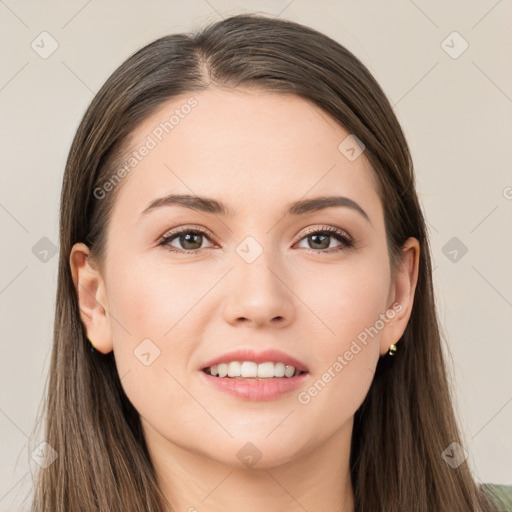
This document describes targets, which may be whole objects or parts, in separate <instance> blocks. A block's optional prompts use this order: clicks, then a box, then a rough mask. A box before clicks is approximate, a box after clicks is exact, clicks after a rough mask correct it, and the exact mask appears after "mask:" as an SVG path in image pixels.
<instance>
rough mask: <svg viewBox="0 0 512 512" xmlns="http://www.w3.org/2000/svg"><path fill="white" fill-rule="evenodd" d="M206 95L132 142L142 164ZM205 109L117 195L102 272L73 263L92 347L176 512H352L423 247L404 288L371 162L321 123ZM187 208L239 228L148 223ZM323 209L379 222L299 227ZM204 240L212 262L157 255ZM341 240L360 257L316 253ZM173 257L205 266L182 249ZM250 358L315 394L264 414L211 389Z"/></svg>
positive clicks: (258, 99)
mask: <svg viewBox="0 0 512 512" xmlns="http://www.w3.org/2000/svg"><path fill="white" fill-rule="evenodd" d="M190 96H192V94H189V95H184V96H181V97H177V98H174V99H173V100H171V101H169V102H167V103H165V104H162V105H161V107H160V108H159V109H158V111H157V112H155V113H154V114H153V115H152V116H151V117H149V118H147V119H146V120H145V121H144V122H143V124H141V125H140V126H139V127H138V128H137V130H136V131H134V133H133V134H132V143H133V147H134V148H137V147H140V146H141V145H142V144H143V143H144V141H145V140H146V137H147V135H148V134H150V133H151V132H152V130H153V129H154V128H155V126H157V125H158V124H159V123H160V122H162V121H163V120H165V119H169V117H170V116H171V115H172V113H173V110H174V109H176V108H179V107H180V106H181V105H183V104H184V103H185V101H186V100H187V99H188V98H189V97H190ZM193 96H194V98H196V100H197V101H198V105H197V106H196V107H195V108H194V109H193V110H192V111H191V113H190V114H189V115H188V116H186V117H185V118H184V119H181V120H180V123H179V125H177V126H176V127H175V128H174V129H173V131H172V132H170V133H169V134H167V135H166V136H165V137H164V138H163V140H162V141H161V142H160V143H159V144H158V146H157V147H156V148H154V149H153V150H151V152H150V154H149V155H148V156H147V157H145V158H144V159H143V160H142V161H141V162H140V163H139V164H138V165H137V167H136V170H134V171H132V172H131V173H130V174H129V175H127V176H126V177H125V178H123V181H122V182H121V184H120V185H118V186H119V187H120V189H119V190H117V191H116V192H117V194H118V195H117V197H116V201H115V205H114V209H113V214H112V217H111V220H110V223H109V225H108V228H107V229H108V245H107V251H106V256H105V259H104V261H102V262H101V266H99V265H97V264H95V262H94V261H93V259H92V258H91V257H88V254H89V250H88V248H87V247H86V246H85V245H84V244H76V245H75V246H74V247H73V250H72V252H71V254H70V263H71V268H72V273H73V278H74V282H75V286H76V287H77V291H78V296H79V302H80V309H81V319H82V321H83V323H84V325H85V327H86V331H87V335H88V338H89V339H90V340H91V341H92V342H93V343H94V345H95V346H96V348H97V349H98V350H99V351H101V352H103V353H108V352H110V351H112V350H113V351H114V353H115V358H116V364H117V369H118V372H119V375H120V377H121V378H122V385H123V388H124V390H125V392H126V395H127V396H128V398H129V399H130V401H131V402H132V403H133V405H134V407H135V408H136V409H137V410H138V412H139V413H140V415H141V420H142V424H143V428H144V433H145V436H146V439H147V443H148V447H149V450H150V453H151V457H152V460H153V463H154V464H155V467H156V471H157V476H158V479H159V482H160V483H161V485H162V488H163V489H164V492H165V494H166V496H167V498H168V500H169V502H170V503H171V504H172V505H173V506H174V507H176V508H175V510H183V511H185V510H189V511H190V512H192V511H193V510H197V511H219V512H220V511H228V510H239V509H240V505H241V504H243V509H244V510H246V511H248V512H251V511H261V510H268V511H282V510H290V511H295V510H297V511H299V510H300V511H303V510H304V509H306V510H308V511H310V512H313V511H320V510H322V511H323V512H326V511H327V512H329V511H335V510H336V511H337V512H339V510H343V511H346V512H349V511H353V509H354V508H353V507H354V502H353V491H352V487H351V482H350V472H349V455H350V440H351V435H352V425H353V416H354V413H355V411H356V410H357V408H358V407H359V406H360V404H361V403H362V402H363V400H364V398H365V396H366V394H367V392H368V389H369V387H370V384H371V382H372V379H373V376H374V371H375V367H376V364H377V362H378V359H379V357H380V356H383V355H385V354H386V352H387V351H388V349H389V347H390V345H391V344H393V343H395V342H396V341H397V340H398V339H399V338H400V336H401V335H402V333H403V332H404V330H405V328H406V326H407V322H408V320H409V317H410V314H411V309H412V304H413V299H414V290H415V287H416V282H417V276H418V263H419V244H418V241H417V240H416V239H415V238H410V239H409V240H407V242H406V243H405V245H404V248H403V259H402V265H401V266H400V267H399V271H398V273H397V275H396V277H395V278H394V279H393V280H392V279H391V269H390V262H389V258H388V252H387V245H386V238H385V230H384V216H383V215H384V214H383V209H382V204H381V202H380V199H379V197H378V195H377V192H376V188H375V182H374V180H373V177H372V176H373V175H372V172H373V171H372V169H371V167H370V165H369V163H368V161H367V159H366V157H365V154H364V153H363V154H362V155H361V156H360V157H359V158H357V159H355V160H354V161H350V160H349V159H347V158H346V157H345V156H344V155H343V154H342V153H341V152H340V151H339V150H338V145H339V144H340V143H341V142H342V141H343V140H344V139H345V138H346V137H347V136H348V135H349V133H348V132H347V131H346V130H345V129H344V128H342V127H341V126H340V125H339V124H337V123H336V122H335V121H334V120H333V119H331V118H330V117H329V116H328V115H327V114H326V113H325V112H323V111H322V110H320V109H319V108H317V107H316V106H314V105H312V104H310V103H309V102H307V101H305V100H304V99H301V98H299V97H296V96H294V95H284V96H283V95H277V94H269V93H267V92H263V93H262V92H261V91H255V90H242V89H237V90H230V91H227V90H219V89H215V88H209V89H208V90H207V91H204V92H200V93H194V94H193ZM171 192H172V193H183V194H197V195H199V196H208V197H212V198H215V199H217V200H219V201H222V202H223V203H225V204H226V205H227V206H228V207H230V208H232V209H234V210H236V212H237V214H236V216H234V217H226V216H222V215H220V214H219V215H214V214H211V213H204V212H199V211H195V210H191V209H187V208H185V207H181V206H164V207H161V208H156V209H154V210H152V211H151V213H149V214H145V215H141V212H142V211H143V210H144V209H145V208H146V207H147V205H148V204H149V203H150V202H151V201H153V200H154V199H156V198H159V197H162V196H164V195H166V194H169V193H171ZM323 195H343V196H346V197H349V198H351V199H352V200H354V201H356V202H357V203H358V204H359V205H360V206H361V207H362V208H363V209H364V210H365V211H366V213H367V214H368V216H369V219H370V221H371V222H368V221H367V220H365V219H364V218H363V216H362V215H360V214H359V213H358V212H357V211H355V210H353V209H351V208H347V207H335V208H329V209H325V210H321V211H318V212H314V213H308V214H306V215H303V216H291V215H287V216H284V217H283V214H282V212H283V209H284V207H285V205H286V204H288V203H289V202H291V201H296V200H299V199H303V198H312V197H317V196H323ZM190 225H192V226H191V227H192V228H197V227H203V228H205V229H206V230H207V231H209V232H210V233H211V236H210V237H208V236H205V237H202V238H201V237H199V238H198V239H195V242H196V245H194V247H202V248H201V249H200V250H199V252H197V253H195V254H190V253H189V254H186V253H185V254H179V253H173V252H170V251H169V250H167V249H166V248H165V247H163V246H159V245H158V243H159V239H160V238H161V237H162V236H163V235H165V234H166V233H167V232H169V231H170V229H172V228H176V227H180V226H187V227H189V226H190ZM326 226H332V227H337V228H340V229H342V230H344V231H346V232H347V233H348V234H349V235H350V236H351V237H352V238H353V239H355V240H357V243H356V246H355V247H352V248H350V247H348V248H343V249H342V250H341V251H339V252H330V253H328V251H333V250H334V248H336V247H337V248H339V247H340V246H342V242H339V241H338V240H337V239H336V238H334V237H333V238H330V239H327V242H325V245H322V244H320V245H314V243H313V242H314V240H313V242H312V241H311V236H309V237H308V236H307V235H306V234H305V232H306V228H310V227H315V228H318V230H321V229H322V228H325V227H326ZM247 236H252V237H253V238H254V239H255V240H257V242H258V243H259V245H260V246H261V247H262V248H263V252H262V254H261V255H260V256H259V257H258V258H257V259H256V260H255V261H254V262H252V263H248V262H247V261H245V260H244V259H243V258H241V257H240V256H239V255H238V254H237V252H236V248H237V247H238V245H239V244H240V243H241V242H242V241H243V240H244V239H245V237H247ZM329 240H330V242H329ZM193 241H194V240H193ZM170 244H171V245H172V246H173V247H174V248H176V249H178V250H179V249H181V250H183V251H186V250H188V251H190V250H192V249H190V247H191V246H190V245H189V246H187V245H186V244H185V243H184V241H183V238H182V239H181V243H180V239H179V237H178V238H175V239H174V240H173V241H172V242H170ZM308 248H309V251H308V250H307V249H308ZM328 248H329V249H328ZM315 250H316V251H317V252H316V253H315V252H314V251H315ZM322 251H324V254H322V253H321V252H322ZM394 303H395V304H400V305H401V307H402V308H401V311H400V312H399V313H396V314H395V315H394V318H392V319H390V320H389V321H388V322H386V323H385V325H384V327H383V328H382V329H381V330H380V331H379V332H378V335H376V336H374V337H373V338H369V342H368V343H367V345H365V346H363V348H362V350H360V352H358V353H357V355H355V356H354V357H353V359H352V360H350V361H349V362H348V364H347V365H346V366H344V368H343V370H342V371H341V372H339V373H337V374H336V376H335V377H334V378H332V379H331V380H330V382H329V383H328V384H327V385H326V386H325V387H324V388H323V389H322V390H321V392H319V393H318V394H317V395H316V396H315V397H313V398H312V399H311V401H310V402H309V403H307V404H301V403H300V402H299V401H298V398H297V395H298V391H304V390H307V389H309V388H310V387H311V386H312V384H313V383H314V382H315V381H317V380H318V379H319V378H321V376H322V375H323V374H324V373H325V372H326V371H327V370H328V368H329V367H332V365H333V363H334V362H335V361H336V360H337V356H338V355H343V354H344V353H345V352H346V350H348V349H349V348H350V346H351V343H352V342H353V341H354V340H355V339H356V337H357V336H358V334H359V333H361V332H362V331H364V330H365V328H369V327H370V326H372V325H374V324H375V322H376V320H377V319H378V318H379V315H380V314H385V313H386V311H387V310H392V305H393V304H394ZM276 317H281V319H280V320H279V319H277V318H276ZM166 333H167V334H166ZM147 338H149V339H150V340H152V343H154V345H155V346H157V347H158V349H159V350H160V355H159V357H157V358H156V359H155V360H154V361H153V362H152V363H151V364H150V365H149V366H146V365H144V364H142V363H141V361H140V360H139V359H138V358H136V357H135V356H134V353H133V351H134V350H135V349H136V347H137V346H138V345H139V344H140V343H141V341H142V340H144V339H147ZM237 348H254V349H255V350H257V351H258V350H264V349H267V348H277V349H279V350H282V351H284V352H287V353H289V354H291V355H293V356H294V357H296V358H297V359H299V360H300V361H302V362H304V363H305V364H306V365H307V366H308V368H309V375H308V376H307V379H306V381H305V383H304V386H303V387H302V388H301V389H299V390H298V391H293V392H292V393H289V394H287V395H285V396H282V397H280V398H278V399H275V400H271V401H263V402H255V401H250V400H242V399H238V398H236V397H233V396H230V395H227V394H224V393H221V392H220V391H218V390H217V389H215V388H214V387H213V386H211V385H209V384H205V383H204V382H203V379H201V378H200V377H201V375H199V371H200V369H201V368H202V366H201V364H202V363H204V362H205V361H207V360H208V359H211V358H213V357H215V356H218V355H221V354H223V353H225V352H228V351H231V350H234V349H237ZM152 350H153V349H152ZM398 350H400V345H399V344H398ZM247 442H251V443H252V444H253V445H255V446H256V447H257V449H258V450H259V452H260V454H261V458H260V460H259V461H258V462H257V463H256V464H255V465H253V466H250V467H249V466H248V465H247V464H246V463H244V462H243V461H242V460H240V459H239V457H238V456H237V452H239V450H240V449H241V448H242V447H243V446H244V445H245V444H246V443H247Z"/></svg>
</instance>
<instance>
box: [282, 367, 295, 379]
mask: <svg viewBox="0 0 512 512" xmlns="http://www.w3.org/2000/svg"><path fill="white" fill-rule="evenodd" d="M294 373H295V368H294V367H293V366H288V365H286V368H285V369H284V375H285V377H293V374H294Z"/></svg>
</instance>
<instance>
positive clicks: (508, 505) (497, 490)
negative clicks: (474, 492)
mask: <svg viewBox="0 0 512 512" xmlns="http://www.w3.org/2000/svg"><path fill="white" fill-rule="evenodd" d="M481 487H482V490H483V491H484V492H485V494H487V496H489V498H490V499H491V501H492V502H493V503H495V504H496V505H497V506H498V510H499V511H500V512H510V511H512V485H502V484H481Z"/></svg>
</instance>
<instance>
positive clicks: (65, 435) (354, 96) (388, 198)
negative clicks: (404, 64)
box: [32, 14, 492, 512]
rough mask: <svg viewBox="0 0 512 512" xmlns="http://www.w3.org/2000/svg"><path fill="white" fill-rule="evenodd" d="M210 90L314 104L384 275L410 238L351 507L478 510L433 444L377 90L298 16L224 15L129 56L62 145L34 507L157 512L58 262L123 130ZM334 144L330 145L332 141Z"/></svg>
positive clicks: (384, 102) (417, 217)
mask: <svg viewBox="0 0 512 512" xmlns="http://www.w3.org/2000/svg"><path fill="white" fill-rule="evenodd" d="M209 86H217V87H223V88H234V87H256V88H259V89H260V90H262V91H269V92H277V93H288V94H290V93H292V94H296V95H299V96H300V97H302V98H304V99H306V100H308V101H311V102H313V103H314V104H316V105H317V106H319V107H320V108H321V109H323V110H324V111H325V112H326V113H327V114H329V115H330V116H332V117H333V118H334V119H335V120H337V122H338V123H339V124H340V125H342V126H343V127H344V128H345V129H346V130H347V131H348V132H350V133H351V134H355V135H356V137H357V138H358V139H359V140H361V141H362V142H363V143H364V146H365V154H366V156H367V158H368V159H369V161H370V162H371V165H372V167H373V170H374V172H375V177H376V183H377V184H378V191H379V195H380V199H381V201H382V205H383V208H384V214H385V228H386V236H387V243H388V252H389V257H390V262H391V264H392V268H393V269H396V266H397V264H398V263H399V257H400V249H401V247H402V244H403V243H404V242H405V240H406V239H407V238H408V237H411V236H412V237H416V238H417V239H418V240H419V243H420V247H421V254H420V269H419V277H418V282H417V286H416V292H415V300H414V306H413V310H412V313H411V318H410V320H409V323H408V325H407V328H406V330H405V332H404V334H403V337H402V338H401V340H400V342H399V350H398V352H397V353H396V355H395V356H394V357H392V358H389V357H383V358H380V360H379V362H378V365H377V370H376V374H375V378H374V381H373V383H372V385H371V388H370V390H369V392H368V394H367V396H366V398H365V400H364V402H363V403H362V405H361V406H360V408H359V409H358V410H357V412H356V414H355V421H354V429H353V435H352V447H351V454H350V469H351V478H352V485H353V489H354V496H355V510H356V511H358V512H383V511H393V512H427V511H428V512H455V511H464V512H468V511H474V512H477V511H478V512H483V511H490V510H492V509H491V505H490V503H489V502H488V500H487V498H486V495H485V493H484V491H483V490H482V489H481V487H480V486H479V485H478V484H477V483H476V482H475V480H474V478H473V476H472V474H471V471H470V468H469V467H468V463H467V462H463V463H462V464H461V465H459V466H458V467H456V468H452V467H450V466H449V465H448V464H447V463H446V462H445V460H444V459H443V457H442V452H443V451H444V450H445V449H446V448H447V447H448V446H449V445H450V444H451V443H453V442H456V443H459V444H460V445H462V444H463V442H462V441H461V437H460V434H459V430H458V428H457V422H456V417H455V413H454V407H453V405H452V399H451V383H450V380H449V379H448V374H447V369H446V367H445V361H444V358H443V353H442V350H443V347H442V342H441V335H440V329H439V325H438V320H437V314H436V306H435V302H434V293H433V285H432V267H431V260H430V249H429V242H428V237H427V232H426V228H425V220H424V216H423V213H422V209H421V207H420V204H419V201H418V197H417V194H416V189H415V178H414V174H413V164H412V159H411V155H410V151H409V148H408V145H407V142H406V140H405V137H404V134H403V132H402V130H401V127H400V125H399V123H398V120H397V118H396V117H395V114H394V112H393V109H392V107H391V105H390V103H389V101H388V99H387V98H386V96H385V94H384V93H383V91H382V90H381V88H380V87H379V85H378V84H377V82H376V81H375V79H374V78H373V76H372V75H371V73H370V72H369V71H368V69H367V68H366V67H365V66H364V65H363V64H362V63H361V62H360V61H359V60H358V59H357V58H356V57H355V56H354V55H353V54H352V53H350V52H349V51H348V50H347V49H346V48H344V47H343V46H342V45H340V44H338V43H337V42H335V41H334V40H332V39H330V38H329V37H327V36H325V35H323V34H321V33H319V32H317V31H315V30H313V29H311V28H308V27H305V26H302V25H299V24H297V23H294V22H291V21H286V20H278V19H271V18H267V17H266V16H263V15H255V14H253V15H247V14H244V15H238V16H232V17H230V18H228V19H225V20H222V21H220V22H218V23H215V24H212V25H210V26H207V27H205V28H203V29H201V30H200V31H199V32H198V33H196V34H174V35H169V36H165V37H162V38H160V39H158V40H156V41H154V42H152V43H150V44H148V45H147V46H145V47H144V48H142V49H140V50H139V51H137V52H136V53H134V54H133V55H132V56H131V57H130V58H128V59H127V60H126V61H125V62H124V63H123V64H122V65H121V66H120V67H119V68H118V69H117V70H116V71H115V72H114V73H113V74H112V75H111V76H110V77H109V78H108V80H107V81H106V83H105V84H104V85H103V87H102V88H101V90H100V91H99V92H98V93H97V95H96V96H95V97H94V99H93V100H92V102H91V105H90V106H89V108H88V109H87V111H86V113H85V115H84V117H83V120H82V121H81V123H80V125H79V127H78V130H77V132H76V135H75V137H74V140H73V143H72V145H71V148H70V152H69V156H68V160H67V163H66V169H65V174H64V180H63V187H62V195H61V211H60V262H59V274H58V286H57V297H56V313H55V324H54V341H53V347H52V357H51V364H50V371H49V384H48V382H47V386H48V389H47V390H45V392H47V396H48V400H47V403H46V404H45V406H46V407H45V413H46V418H45V428H46V431H45V441H46V442H47V443H48V444H49V445H50V446H51V447H52V448H53V449H54V450H55V451H56V453H57V454H58V457H57V458H56V460H55V461H54V462H53V463H51V464H50V465H49V466H48V467H47V468H45V469H41V470H40V471H39V472H38V475H37V480H36V486H35V493H34V499H33V503H32V511H33V512H42V511H45V512H47V511H51V512H69V511H74V512H76V511H87V512H92V511H99V510H114V511H130V512H148V511H151V512H163V511H164V510H169V509H170V507H169V504H168V503H166V501H165V498H164V497H163V495H162V492H161V490H160V489H159V487H158V484H157V479H156V475H155V472H154V468H153V465H152V461H151V459H150V457H149V454H148V449H147V446H146V443H145V439H144V436H143V432H142V428H141V423H140V420H139V416H138V413H137V411H136V410H135V409H134V407H133V406H132V404H131V403H130V401H129V400H128V398H127V397H126V395H125V394H124V391H123V388H122V386H121V382H120V376H119V375H118V373H117V370H116V365H115V361H114V356H113V353H112V352H111V353H109V354H106V355H103V354H100V353H98V352H93V351H91V350H90V346H89V343H88V340H87V338H86V332H85V329H84V326H83V324H82V322H81V320H80V315H79V308H78V302H77V294H76V290H75V287H74V283H73V280H72V276H71V269H70V264H69V255H70V252H71V248H72V246H73V244H75V243H77V242H84V243H86V244H87V245H88V246H89V247H90V249H91V253H92V255H93V256H94V257H95V259H96V260H97V261H99V262H101V258H102V255H103V254H104V249H105V244H106V236H105V235H106V231H107V226H108V220H109V215H110V212H111V209H112V205H113V201H114V199H115V197H116V193H117V190H118V188H119V187H115V188H114V189H113V190H112V191H110V192H108V193H107V194H106V195H105V197H101V198H98V197H97V196H98V194H95V193H94V191H95V190H97V189H98V187H101V186H102V184H104V183H105V182H107V181H108V180H109V179H110V178H111V177H112V176H113V175H114V173H115V171H116V169H118V168H119V166H120V165H121V164H122V162H123V159H124V158H125V156H126V155H125V153H126V150H127V148H128V147H129V141H130V135H131V134H132V133H133V131H134V130H135V128H136V127H137V126H138V125H139V123H140V122H141V121H143V120H144V119H146V118H147V117H148V116H149V115H151V114H152V113H153V112H155V110H156V109H158V108H159V106H160V105H161V104H162V103H163V102H164V101H167V100H169V99H171V98H173V97H175V96H177V95H180V94H185V93H187V94H190V95H193V93H194V91H201V90H204V89H205V88H207V87H209ZM340 142H341V141H340Z"/></svg>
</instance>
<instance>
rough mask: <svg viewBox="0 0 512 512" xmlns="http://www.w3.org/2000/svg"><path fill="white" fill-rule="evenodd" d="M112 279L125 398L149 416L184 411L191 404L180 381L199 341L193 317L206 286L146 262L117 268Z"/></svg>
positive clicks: (189, 276)
mask: <svg viewBox="0 0 512 512" xmlns="http://www.w3.org/2000/svg"><path fill="white" fill-rule="evenodd" d="M109 276H110V286H109V289H110V293H109V297H108V301H109V307H110V312H111V317H112V319H111V329H112V336H113V341H114V354H115V360H116V365H117V370H118V374H119V376H120V378H121V379H122V381H121V382H122V385H123V388H124V390H125V393H126V395H127V396H128V398H129V399H130V401H131V402H132V403H133V405H134V406H135V408H136V409H137V410H138V412H139V413H140V414H142V415H143V416H145V417H151V415H154V414H155V411H162V414H167V412H168V413H169V414H171V413H172V410H177V409H178V410H179V409H180V408H186V407H187V403H190V400H189V397H188V396H187V394H186V393H184V392H183V389H182V387H181V386H180V384H179V383H180V382H184V381H185V380H186V378H187V375H186V373H187V371H189V366H188V364H189V361H190V360H191V359H192V355H193V354H194V351H195V350H196V347H197V340H200V335H199V333H198V332H194V329H199V326H200V322H199V321H198V320H197V318H196V317H195V316H194V315H195V314H196V313H197V312H198V310H199V309H200V308H199V307H196V306H197V304H198V302H199V301H200V298H201V296H202V295H204V293H205V285H204V283H203V285H202V286H201V284H200V283H192V282H191V280H194V279H198V280H199V278H200V276H197V277H194V276H193V275H192V273H187V274H186V275H185V273H184V272H183V270H180V269H179V268H175V269H170V268H169V269H167V271H166V272H155V271H154V266H153V267H151V266H150V265H144V264H138V265H133V266H129V265H127V266H125V267H123V268H122V267H120V266H119V267H118V268H116V269H113V270H112V272H111V273H110V274H109ZM187 398H188V402H187ZM163 411H167V412H166V413H163ZM146 413H147V414H146ZM158 414H160V412H158Z"/></svg>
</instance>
